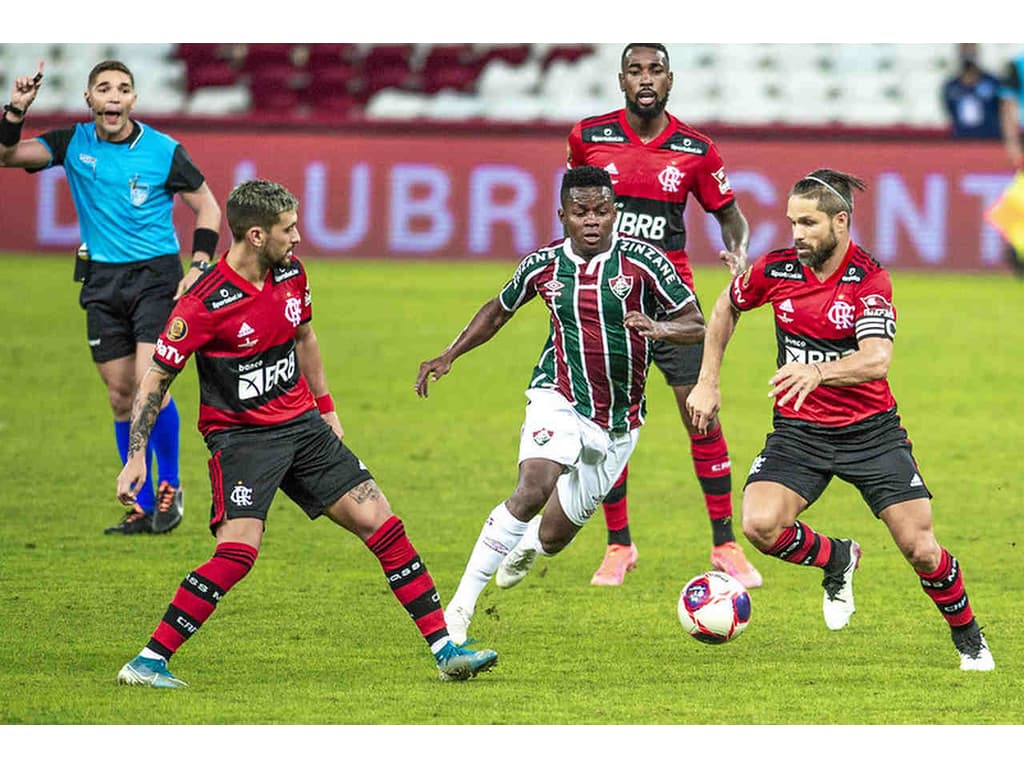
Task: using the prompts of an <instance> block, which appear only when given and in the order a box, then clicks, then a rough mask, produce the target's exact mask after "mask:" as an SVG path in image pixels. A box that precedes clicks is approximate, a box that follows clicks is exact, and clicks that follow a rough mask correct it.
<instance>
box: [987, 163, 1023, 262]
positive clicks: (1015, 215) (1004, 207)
mask: <svg viewBox="0 0 1024 768" xmlns="http://www.w3.org/2000/svg"><path fill="white" fill-rule="evenodd" d="M985 220H986V221H988V223H989V224H991V225H992V226H993V227H995V228H996V229H998V230H999V231H1000V232H1001V233H1002V235H1003V237H1005V238H1006V241H1007V242H1008V243H1009V244H1010V245H1012V246H1013V248H1014V250H1016V251H1017V255H1018V256H1024V172H1020V173H1018V174H1017V175H1016V176H1015V177H1014V179H1013V182H1011V184H1010V186H1008V187H1007V188H1006V191H1005V192H1004V193H1003V195H1002V197H1000V198H999V200H997V201H996V204H995V205H993V206H992V207H991V208H989V209H988V211H986V213H985Z"/></svg>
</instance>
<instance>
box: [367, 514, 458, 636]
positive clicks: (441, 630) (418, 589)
mask: <svg viewBox="0 0 1024 768" xmlns="http://www.w3.org/2000/svg"><path fill="white" fill-rule="evenodd" d="M366 546H367V547H368V548H369V550H370V551H371V552H373V554H374V555H375V556H376V557H377V559H378V560H379V561H380V565H381V568H383V569H384V575H385V576H386V577H387V580H388V586H389V587H391V591H392V592H394V594H395V597H396V598H398V602H400V603H401V604H402V606H403V607H404V608H405V610H406V611H407V612H408V613H409V618H411V619H412V620H413V621H414V622H415V623H416V627H417V628H418V629H419V631H420V634H421V635H423V639H424V640H426V641H427V645H429V646H430V648H431V650H432V651H435V652H436V651H437V650H438V648H435V647H434V646H435V645H438V644H439V642H440V641H441V640H442V639H444V638H445V637H447V635H448V627H447V625H446V624H445V621H444V611H443V609H442V608H441V598H440V597H438V594H437V589H436V588H435V586H434V580H433V578H431V576H430V574H429V573H428V572H427V566H426V565H425V564H424V563H423V561H422V560H421V559H420V556H419V555H418V554H417V552H416V549H415V548H414V547H413V545H412V542H410V541H409V537H408V536H406V535H405V526H404V525H402V521H401V520H400V519H399V518H398V517H396V516H395V515H392V516H391V517H389V518H388V519H387V520H385V521H384V524H383V525H381V527H380V528H378V529H377V530H376V531H374V532H373V535H372V536H370V538H369V539H367V540H366Z"/></svg>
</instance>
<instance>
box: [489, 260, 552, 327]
mask: <svg viewBox="0 0 1024 768" xmlns="http://www.w3.org/2000/svg"><path fill="white" fill-rule="evenodd" d="M546 265H547V261H546V260H540V259H538V258H537V254H536V253H531V254H530V255H529V256H527V257H526V258H524V259H523V260H522V261H520V262H519V266H518V267H516V271H515V272H514V273H513V274H512V278H511V279H510V280H509V281H508V282H507V283H505V287H504V288H502V289H501V293H499V294H498V301H499V302H500V303H501V307H502V309H504V310H505V311H506V312H515V311H516V310H517V309H519V308H520V307H521V306H523V304H525V303H526V302H528V301H529V300H530V299H532V298H533V297H534V296H536V295H537V286H536V283H535V281H534V279H533V278H534V276H535V275H536V274H537V273H538V272H540V271H541V270H543V269H544V267H545V266H546Z"/></svg>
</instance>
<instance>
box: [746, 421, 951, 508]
mask: <svg viewBox="0 0 1024 768" xmlns="http://www.w3.org/2000/svg"><path fill="white" fill-rule="evenodd" d="M773 426H774V428H775V429H774V431H773V432H772V433H771V434H769V435H768V439H767V441H766V442H765V446H764V450H762V451H761V453H760V454H758V456H757V457H756V458H755V459H754V463H753V465H752V466H751V467H750V474H749V475H747V482H746V484H745V486H744V487H746V486H747V485H750V484H751V483H756V482H761V481H769V482H774V483H779V484H780V485H784V486H786V487H787V488H789V489H790V490H791V491H794V492H796V493H798V494H800V495H801V496H802V497H803V498H804V499H806V501H807V504H808V506H810V505H811V504H813V503H814V501H815V500H816V499H817V498H818V497H819V496H820V495H821V494H822V492H824V490H825V488H826V487H827V486H828V484H829V481H831V480H832V477H833V476H835V477H838V478H839V479H840V480H845V481H846V482H848V483H850V484H851V485H853V486H854V487H856V488H857V490H858V491H860V495H861V496H862V497H863V498H864V501H866V502H867V504H868V506H869V507H870V508H871V512H872V513H873V514H874V515H875V517H878V514H879V513H880V512H881V511H882V510H883V509H885V508H886V507H888V506H890V505H892V504H897V503H899V502H901V501H909V500H910V499H930V498H931V497H932V495H931V493H930V492H929V491H928V487H927V486H926V485H925V484H924V479H923V478H922V477H921V472H920V470H919V469H918V467H917V462H916V461H914V456H913V454H912V452H911V444H910V440H909V439H908V438H907V431H906V430H905V429H904V428H903V427H902V426H900V417H899V415H898V414H897V413H896V409H895V408H893V409H891V410H888V411H886V412H884V413H880V414H877V415H875V416H871V417H869V418H867V419H865V420H864V421H861V422H858V423H857V424H853V425H851V426H848V427H834V428H828V427H820V426H817V425H814V424H809V423H808V422H806V421H799V420H797V419H784V418H781V417H779V416H776V417H775V420H774V425H773Z"/></svg>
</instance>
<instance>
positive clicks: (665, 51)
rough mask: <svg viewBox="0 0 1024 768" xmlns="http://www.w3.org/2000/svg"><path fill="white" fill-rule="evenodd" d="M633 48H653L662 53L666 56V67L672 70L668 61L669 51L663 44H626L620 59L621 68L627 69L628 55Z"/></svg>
mask: <svg viewBox="0 0 1024 768" xmlns="http://www.w3.org/2000/svg"><path fill="white" fill-rule="evenodd" d="M632 48H653V49H654V50H656V51H661V52H662V53H663V54H665V66H666V67H669V68H671V65H670V63H669V59H668V49H667V48H666V47H665V46H664V44H663V43H626V47H625V48H623V49H622V56H621V57H620V61H619V63H620V66H621V67H622V68H623V69H625V67H626V54H627V53H629V51H630V49H632Z"/></svg>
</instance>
